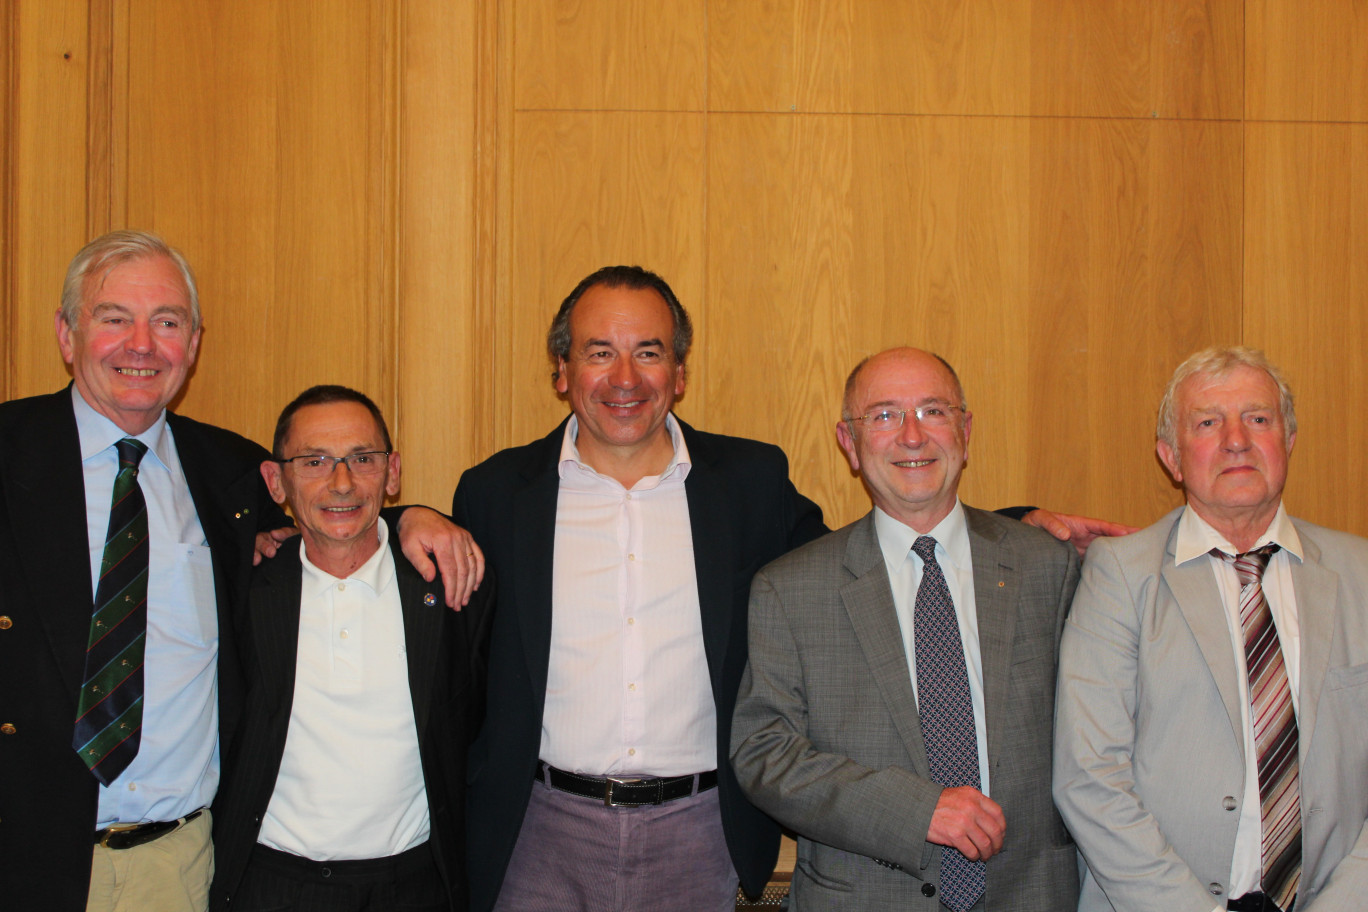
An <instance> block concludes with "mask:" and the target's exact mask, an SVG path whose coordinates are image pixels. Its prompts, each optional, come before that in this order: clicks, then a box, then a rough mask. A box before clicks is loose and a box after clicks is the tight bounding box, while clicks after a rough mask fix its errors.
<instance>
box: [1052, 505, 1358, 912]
mask: <svg viewBox="0 0 1368 912" xmlns="http://www.w3.org/2000/svg"><path fill="white" fill-rule="evenodd" d="M1180 515H1181V508H1180V509H1179V510H1175V511H1173V512H1172V513H1170V514H1169V515H1167V516H1165V517H1164V518H1163V519H1162V520H1160V521H1159V522H1158V523H1156V524H1154V525H1153V526H1150V527H1149V528H1148V529H1145V530H1143V531H1141V532H1137V533H1135V534H1134V535H1129V536H1126V537H1125V538H1118V539H1099V540H1098V541H1097V542H1095V543H1094V544H1093V545H1092V547H1091V548H1090V549H1089V551H1088V558H1087V561H1086V562H1085V563H1084V566H1083V579H1082V582H1081V583H1080V584H1079V588H1078V594H1077V596H1076V597H1075V599H1074V604H1073V610H1072V612H1071V614H1070V616H1069V622H1068V624H1067V625H1066V628H1065V632H1064V642H1063V645H1062V646H1061V651H1060V671H1059V694H1058V698H1057V701H1056V704H1057V712H1058V719H1057V724H1056V745H1055V775H1054V790H1055V800H1056V802H1057V803H1058V805H1059V809H1060V812H1061V813H1062V814H1063V815H1064V820H1065V823H1067V824H1068V826H1069V829H1070V830H1071V831H1072V832H1073V834H1074V837H1075V839H1077V841H1078V845H1079V849H1080V851H1081V852H1082V854H1083V858H1084V860H1086V862H1087V870H1086V872H1085V874H1084V879H1083V888H1082V898H1081V900H1080V902H1079V909H1080V912H1110V910H1113V909H1115V910H1118V912H1122V910H1124V912H1140V910H1155V912H1158V910H1164V912H1183V910H1192V912H1209V910H1211V909H1212V908H1214V907H1217V906H1223V905H1224V903H1225V901H1226V899H1227V895H1226V885H1227V883H1228V881H1229V879H1230V872H1231V861H1232V858H1233V855H1234V846H1235V829H1236V825H1237V822H1238V819H1239V806H1240V801H1241V800H1242V799H1243V796H1244V772H1245V763H1244V741H1243V737H1242V735H1241V722H1240V705H1239V690H1238V683H1237V680H1236V674H1237V671H1236V664H1235V656H1234V650H1233V649H1232V647H1231V639H1230V633H1229V627H1228V625H1227V622H1226V614H1225V610H1224V608H1223V607H1222V606H1221V601H1220V596H1219V594H1218V590H1217V587H1216V581H1215V579H1214V578H1213V575H1212V572H1211V568H1210V566H1209V565H1208V562H1206V561H1190V562H1188V563H1186V564H1184V565H1183V566H1181V567H1180V566H1177V565H1175V563H1174V556H1173V555H1174V540H1175V538H1176V534H1177V525H1178V517H1179V516H1180ZM1293 523H1294V524H1295V526H1296V529H1297V534H1298V536H1300V538H1301V543H1302V548H1303V551H1304V555H1305V560H1303V561H1301V562H1298V561H1296V559H1295V558H1293V564H1292V582H1293V586H1294V588H1295V591H1296V598H1297V612H1298V617H1299V624H1300V630H1301V693H1300V697H1299V701H1298V722H1299V730H1300V743H1299V748H1300V762H1301V767H1300V770H1301V797H1302V858H1303V861H1302V880H1301V890H1300V894H1299V895H1298V897H1297V903H1296V908H1297V912H1331V910H1345V912H1348V910H1354V912H1358V910H1362V909H1364V908H1368V831H1365V822H1368V541H1365V540H1364V539H1361V538H1357V537H1355V536H1352V535H1347V534H1345V533H1342V532H1335V531H1332V530H1330V529H1324V528H1321V527H1319V526H1313V525H1311V524H1310V523H1304V522H1301V521H1300V520H1293Z"/></svg>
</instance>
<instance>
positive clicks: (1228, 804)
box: [1221, 795, 1239, 811]
mask: <svg viewBox="0 0 1368 912" xmlns="http://www.w3.org/2000/svg"><path fill="white" fill-rule="evenodd" d="M1237 806H1239V802H1238V801H1236V800H1235V798H1234V796H1232V795H1226V796H1225V797H1224V798H1222V799H1221V807H1223V808H1225V809H1226V810H1227V811H1233V810H1235V808H1236V807H1237Z"/></svg>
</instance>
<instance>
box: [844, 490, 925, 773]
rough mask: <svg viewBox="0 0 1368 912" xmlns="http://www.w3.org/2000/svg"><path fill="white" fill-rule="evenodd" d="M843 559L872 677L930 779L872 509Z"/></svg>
mask: <svg viewBox="0 0 1368 912" xmlns="http://www.w3.org/2000/svg"><path fill="white" fill-rule="evenodd" d="M844 560H845V568H846V570H847V571H849V572H850V574H851V576H852V577H853V579H852V580H851V581H850V582H848V583H846V584H845V585H844V586H842V587H841V601H842V602H843V603H844V605H845V610H846V614H847V615H848V616H849V618H850V625H851V627H852V628H853V629H854V631H855V638H856V639H857V640H858V641H859V644H860V649H861V650H862V651H863V652H864V655H865V661H866V662H868V663H869V674H870V677H871V678H872V679H873V681H874V685H875V686H876V687H877V688H878V689H879V694H880V696H882V697H883V700H884V703H885V704H886V705H887V706H888V709H889V714H890V715H891V716H892V717H893V724H894V726H895V727H896V728H897V730H898V735H899V737H900V738H901V739H902V742H903V745H904V747H905V748H906V750H907V755H908V757H910V758H911V760H912V768H913V770H914V771H915V772H916V773H917V774H918V775H920V776H924V777H928V778H929V777H930V775H931V770H930V768H929V767H928V766H927V763H926V743H925V742H924V741H923V740H922V733H921V721H920V719H919V718H918V716H917V701H916V697H914V696H913V694H912V678H911V676H910V674H909V673H908V670H907V654H906V651H905V650H904V649H903V637H902V628H901V627H900V626H899V625H898V612H897V608H896V607H895V606H894V604H893V591H892V589H890V588H889V584H888V568H887V567H885V566H884V560H883V553H882V552H881V551H880V550H879V543H878V537H877V535H876V534H875V531H874V514H873V513H872V512H871V513H867V514H865V517H864V518H863V519H861V520H860V521H859V524H858V525H857V526H856V527H855V528H854V529H852V530H851V533H850V538H849V539H848V540H847V542H846V553H845V559H844Z"/></svg>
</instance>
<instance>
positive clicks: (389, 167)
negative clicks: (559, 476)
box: [368, 0, 408, 439]
mask: <svg viewBox="0 0 1368 912" xmlns="http://www.w3.org/2000/svg"><path fill="white" fill-rule="evenodd" d="M403 10H404V4H403V3H402V2H400V0H389V2H387V3H384V4H383V5H381V6H380V7H379V8H378V10H377V12H376V15H378V16H379V17H380V18H381V21H380V22H379V23H378V25H379V27H378V28H376V29H375V30H374V31H375V32H376V33H377V34H378V36H379V38H378V47H376V46H373V52H374V53H375V54H376V55H377V57H378V60H377V63H378V68H379V71H380V79H379V80H378V81H379V88H378V92H379V98H378V99H373V100H374V103H375V108H374V110H375V111H376V114H377V115H378V117H375V118H372V121H371V122H372V123H374V122H375V121H376V120H378V121H379V129H380V136H379V138H378V139H379V150H378V151H379V156H378V158H379V161H378V165H379V167H378V168H377V169H376V170H377V171H378V176H377V178H376V181H377V183H378V185H379V186H377V187H376V188H375V191H376V193H377V196H378V199H377V203H378V206H379V210H380V211H379V216H380V217H379V218H378V219H376V226H375V232H376V233H375V234H374V235H373V237H374V238H375V242H376V257H377V261H378V262H377V263H376V268H377V270H378V275H377V276H376V282H377V285H376V289H375V290H376V294H374V295H373V296H372V297H373V303H372V304H371V305H370V306H372V307H375V308H377V309H378V313H376V314H375V316H376V318H377V319H376V321H375V322H376V323H378V324H379V325H380V326H381V339H380V351H379V357H378V359H377V365H376V366H378V367H379V369H380V378H379V379H380V389H379V390H378V393H379V395H378V397H377V398H379V400H380V402H382V403H383V406H382V408H383V410H384V411H385V413H386V414H387V415H389V416H390V418H389V422H388V423H389V424H390V425H391V428H390V431H391V435H392V436H393V437H394V438H395V439H403V433H404V424H405V420H406V419H407V417H408V416H407V415H406V414H405V413H404V412H403V409H402V400H401V397H400V395H399V370H400V363H399V340H400V339H401V338H402V333H401V332H400V330H401V328H402V327H401V325H400V324H401V321H402V320H403V318H404V315H403V311H402V309H401V303H402V301H403V295H402V294H401V293H400V291H401V289H400V287H399V285H400V282H401V280H402V270H401V269H400V268H399V264H400V263H401V262H402V257H403V249H404V238H403V236H402V234H403V226H402V222H401V219H400V217H399V206H400V201H401V199H402V194H403V189H404V188H403V173H402V169H401V167H400V166H401V160H402V155H403V150H402V148H401V141H402V134H401V132H400V130H401V124H402V119H403V114H404V92H403V80H402V79H400V78H399V71H400V69H401V66H402V61H403V56H402V55H403V52H404V40H403V34H404V30H403V17H404V12H403ZM368 373H369V372H368Z"/></svg>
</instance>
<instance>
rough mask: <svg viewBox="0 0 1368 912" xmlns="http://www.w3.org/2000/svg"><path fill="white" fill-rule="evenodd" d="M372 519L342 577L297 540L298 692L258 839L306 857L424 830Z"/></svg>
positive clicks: (356, 852)
mask: <svg viewBox="0 0 1368 912" xmlns="http://www.w3.org/2000/svg"><path fill="white" fill-rule="evenodd" d="M376 528H377V529H378V533H377V534H378V537H379V541H380V546H379V548H377V549H376V552H375V553H374V554H372V555H371V556H370V557H369V558H368V559H367V560H366V562H365V563H363V564H362V565H361V566H360V567H358V568H357V569H356V571H355V572H353V573H352V574H351V575H350V576H349V577H347V578H346V579H338V578H337V577H335V576H333V575H332V574H330V573H327V572H325V571H323V570H320V569H318V567H316V566H314V564H313V563H312V562H311V561H310V560H309V558H308V555H307V554H305V551H304V548H302V547H301V548H300V549H299V559H300V562H301V563H302V564H303V566H304V575H303V581H302V587H301V590H300V599H299V648H298V650H297V654H298V656H297V659H296V665H295V688H294V703H293V705H292V706H291V708H290V724H289V731H288V734H287V736H286V739H285V752H284V754H283V755H282V757H281V760H280V773H279V775H278V776H277V777H276V784H275V791H274V792H273V793H272V795H271V801H270V803H269V804H268V805H267V807H266V816H265V817H263V818H262V820H261V831H260V833H259V834H258V836H257V842H259V843H261V844H262V845H266V846H270V847H271V848H273V849H279V850H280V851H282V852H289V853H290V854H292V855H298V856H300V857H303V858H311V859H313V860H314V861H332V860H337V859H358V858H384V857H387V856H390V855H398V854H399V853H400V852H403V851H406V850H408V849H411V848H414V847H415V846H419V845H422V844H423V843H424V842H426V841H427V838H428V831H429V819H428V802H427V789H426V786H425V785H424V781H423V764H422V759H421V757H420V756H419V753H418V728H417V726H416V724H415V723H414V719H413V698H412V695H411V692H410V691H409V683H408V658H407V652H406V649H405V641H404V613H403V609H402V608H401V607H400V603H399V586H398V583H397V582H396V580H395V577H394V556H393V555H392V554H391V553H390V549H389V544H388V542H389V532H388V528H387V527H386V525H385V523H384V522H383V521H381V522H380V523H378V524H377V527H376Z"/></svg>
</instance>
